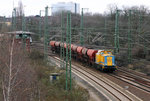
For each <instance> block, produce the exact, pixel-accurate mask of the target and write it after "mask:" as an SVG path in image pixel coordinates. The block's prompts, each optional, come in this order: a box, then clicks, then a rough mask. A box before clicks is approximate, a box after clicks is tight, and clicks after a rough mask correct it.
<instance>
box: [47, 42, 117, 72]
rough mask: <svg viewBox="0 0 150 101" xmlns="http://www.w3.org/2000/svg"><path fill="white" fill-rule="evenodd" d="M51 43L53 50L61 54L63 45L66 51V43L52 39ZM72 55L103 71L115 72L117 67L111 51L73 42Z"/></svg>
mask: <svg viewBox="0 0 150 101" xmlns="http://www.w3.org/2000/svg"><path fill="white" fill-rule="evenodd" d="M49 45H50V46H51V50H52V52H55V53H58V54H59V53H60V48H61V47H64V48H65V51H66V46H67V45H66V43H61V42H58V41H50V43H49ZM68 47H69V45H68ZM68 49H69V48H68ZM71 55H72V58H75V59H76V60H79V61H81V62H83V63H85V64H88V65H90V66H92V67H95V68H97V69H100V70H101V71H109V72H113V71H115V70H116V69H117V66H116V64H115V56H114V55H112V52H111V51H106V50H97V49H88V48H86V47H82V46H78V45H74V44H71Z"/></svg>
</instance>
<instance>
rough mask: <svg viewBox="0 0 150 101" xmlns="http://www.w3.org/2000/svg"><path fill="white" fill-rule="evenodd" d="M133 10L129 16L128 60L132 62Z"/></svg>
mask: <svg viewBox="0 0 150 101" xmlns="http://www.w3.org/2000/svg"><path fill="white" fill-rule="evenodd" d="M131 60H132V59H131V10H129V16H128V62H129V63H131Z"/></svg>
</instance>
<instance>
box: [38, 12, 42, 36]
mask: <svg viewBox="0 0 150 101" xmlns="http://www.w3.org/2000/svg"><path fill="white" fill-rule="evenodd" d="M41 11H42V10H40V20H39V38H41V36H42V35H41V22H42V21H41V20H42V18H41Z"/></svg>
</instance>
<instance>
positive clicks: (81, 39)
mask: <svg viewBox="0 0 150 101" xmlns="http://www.w3.org/2000/svg"><path fill="white" fill-rule="evenodd" d="M80 28H81V33H80V44H81V45H83V44H84V39H83V36H84V35H83V8H82V11H81V25H80Z"/></svg>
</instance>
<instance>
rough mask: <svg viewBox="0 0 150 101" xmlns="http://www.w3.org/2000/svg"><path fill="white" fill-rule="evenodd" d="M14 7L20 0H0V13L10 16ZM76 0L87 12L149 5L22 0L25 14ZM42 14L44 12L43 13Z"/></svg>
mask: <svg viewBox="0 0 150 101" xmlns="http://www.w3.org/2000/svg"><path fill="white" fill-rule="evenodd" d="M13 1H14V7H17V6H18V1H20V0H0V15H1V16H11V12H12V9H13ZM70 1H72V2H77V3H80V8H89V12H93V13H104V11H107V10H108V5H110V4H116V5H117V6H118V7H119V8H121V7H122V6H123V5H124V6H127V7H131V6H135V5H136V6H140V5H145V6H146V7H148V8H149V7H150V0H22V3H23V5H24V10H25V15H37V14H39V11H40V10H44V8H45V7H46V6H47V5H48V6H49V7H51V4H54V3H57V2H70ZM43 14H44V13H43Z"/></svg>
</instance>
